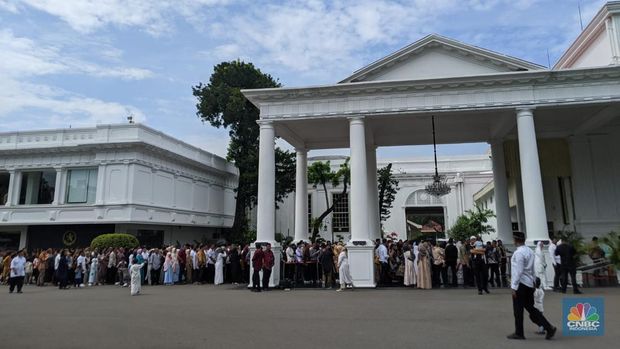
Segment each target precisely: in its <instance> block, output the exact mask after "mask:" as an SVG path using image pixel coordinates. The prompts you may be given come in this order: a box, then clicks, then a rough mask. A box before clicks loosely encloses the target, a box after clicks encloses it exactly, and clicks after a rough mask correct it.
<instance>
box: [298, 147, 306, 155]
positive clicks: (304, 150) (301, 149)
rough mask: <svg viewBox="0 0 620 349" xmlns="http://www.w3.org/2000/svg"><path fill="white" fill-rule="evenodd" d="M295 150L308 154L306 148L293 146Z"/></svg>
mask: <svg viewBox="0 0 620 349" xmlns="http://www.w3.org/2000/svg"><path fill="white" fill-rule="evenodd" d="M295 152H296V153H300V154H308V149H306V148H301V147H295Z"/></svg>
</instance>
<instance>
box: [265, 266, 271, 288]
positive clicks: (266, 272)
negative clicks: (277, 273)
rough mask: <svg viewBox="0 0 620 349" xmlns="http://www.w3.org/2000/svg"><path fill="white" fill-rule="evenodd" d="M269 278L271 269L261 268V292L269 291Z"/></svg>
mask: <svg viewBox="0 0 620 349" xmlns="http://www.w3.org/2000/svg"><path fill="white" fill-rule="evenodd" d="M270 277H271V269H266V268H263V290H267V289H269V278H270Z"/></svg>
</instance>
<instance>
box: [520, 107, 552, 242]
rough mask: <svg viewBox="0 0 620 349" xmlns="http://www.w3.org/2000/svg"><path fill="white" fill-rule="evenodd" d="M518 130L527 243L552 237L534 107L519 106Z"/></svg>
mask: <svg viewBox="0 0 620 349" xmlns="http://www.w3.org/2000/svg"><path fill="white" fill-rule="evenodd" d="M517 130H518V136H519V159H520V163H521V182H522V186H523V210H524V213H525V226H526V231H527V243H528V244H530V245H532V244H534V241H537V240H549V232H548V230H547V213H546V211H545V198H544V195H543V185H542V176H541V173H540V162H539V159H538V145H537V141H536V129H535V127H534V113H533V109H530V108H523V109H517Z"/></svg>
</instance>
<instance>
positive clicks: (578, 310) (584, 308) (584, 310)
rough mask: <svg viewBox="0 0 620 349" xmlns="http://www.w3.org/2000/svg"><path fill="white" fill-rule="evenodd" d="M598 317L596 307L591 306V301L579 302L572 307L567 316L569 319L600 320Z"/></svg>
mask: <svg viewBox="0 0 620 349" xmlns="http://www.w3.org/2000/svg"><path fill="white" fill-rule="evenodd" d="M598 319H599V316H598V313H597V312H596V307H593V306H591V305H590V303H577V304H576V305H575V306H574V307H571V308H570V313H569V314H568V317H567V320H568V321H598Z"/></svg>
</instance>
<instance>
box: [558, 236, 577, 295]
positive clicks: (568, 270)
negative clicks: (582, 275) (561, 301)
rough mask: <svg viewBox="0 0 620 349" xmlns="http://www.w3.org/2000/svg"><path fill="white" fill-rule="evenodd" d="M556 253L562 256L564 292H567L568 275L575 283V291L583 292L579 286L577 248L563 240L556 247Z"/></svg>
mask: <svg viewBox="0 0 620 349" xmlns="http://www.w3.org/2000/svg"><path fill="white" fill-rule="evenodd" d="M555 255H556V256H560V271H561V274H562V280H561V282H562V293H566V288H567V287H568V276H569V275H570V281H571V283H572V284H573V293H574V294H581V291H579V286H577V279H576V275H577V266H576V261H575V259H576V255H577V250H575V247H573V245H571V244H569V243H568V242H562V243H561V244H559V245H558V247H557V248H556V249H555Z"/></svg>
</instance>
